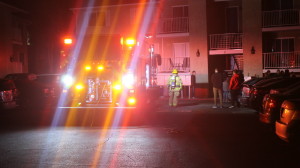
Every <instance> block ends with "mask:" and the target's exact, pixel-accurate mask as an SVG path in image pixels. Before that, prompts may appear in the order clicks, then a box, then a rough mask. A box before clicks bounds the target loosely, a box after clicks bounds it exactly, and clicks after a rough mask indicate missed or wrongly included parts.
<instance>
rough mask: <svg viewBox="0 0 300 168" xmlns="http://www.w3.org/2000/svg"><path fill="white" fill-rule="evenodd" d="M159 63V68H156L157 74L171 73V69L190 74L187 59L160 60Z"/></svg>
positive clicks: (188, 60)
mask: <svg viewBox="0 0 300 168" xmlns="http://www.w3.org/2000/svg"><path fill="white" fill-rule="evenodd" d="M161 61H162V62H161V66H157V71H158V72H171V71H172V70H173V69H177V70H178V71H180V72H190V58H189V57H176V58H162V60H161Z"/></svg>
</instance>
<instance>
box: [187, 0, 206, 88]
mask: <svg viewBox="0 0 300 168" xmlns="http://www.w3.org/2000/svg"><path fill="white" fill-rule="evenodd" d="M189 21H190V22H189V23H190V29H189V38H190V59H191V71H193V70H194V71H196V74H197V75H196V82H197V83H208V36H207V16H206V1H193V0H190V1H189ZM198 50H199V53H200V55H199V56H197V55H196V52H197V51H198Z"/></svg>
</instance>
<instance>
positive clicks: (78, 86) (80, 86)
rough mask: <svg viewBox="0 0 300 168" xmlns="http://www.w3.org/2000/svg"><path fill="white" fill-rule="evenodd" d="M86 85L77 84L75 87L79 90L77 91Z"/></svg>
mask: <svg viewBox="0 0 300 168" xmlns="http://www.w3.org/2000/svg"><path fill="white" fill-rule="evenodd" d="M83 88H84V87H83V85H82V84H77V85H76V86H75V89H76V90H77V91H80V90H82V89H83Z"/></svg>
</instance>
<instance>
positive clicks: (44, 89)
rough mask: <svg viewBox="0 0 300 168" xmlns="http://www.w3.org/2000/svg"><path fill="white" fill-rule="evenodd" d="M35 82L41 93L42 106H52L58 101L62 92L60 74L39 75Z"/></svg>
mask: <svg viewBox="0 0 300 168" xmlns="http://www.w3.org/2000/svg"><path fill="white" fill-rule="evenodd" d="M35 82H36V83H37V85H38V88H39V89H40V90H39V91H40V92H41V93H42V94H41V95H42V97H41V101H43V104H45V103H47V104H53V103H56V102H57V101H58V98H59V96H60V94H61V91H62V85H61V75H60V74H39V75H37V79H36V80H35Z"/></svg>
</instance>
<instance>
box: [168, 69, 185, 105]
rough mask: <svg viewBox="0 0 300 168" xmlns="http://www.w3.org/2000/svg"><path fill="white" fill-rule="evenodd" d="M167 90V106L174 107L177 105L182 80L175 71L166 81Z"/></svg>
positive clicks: (175, 70)
mask: <svg viewBox="0 0 300 168" xmlns="http://www.w3.org/2000/svg"><path fill="white" fill-rule="evenodd" d="M167 85H168V88H169V106H171V107H172V106H174V107H176V106H177V105H178V99H177V98H178V96H179V94H180V91H181V89H182V80H181V78H180V77H179V76H178V71H177V69H174V70H173V71H172V75H170V77H169V79H168V83H167Z"/></svg>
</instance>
